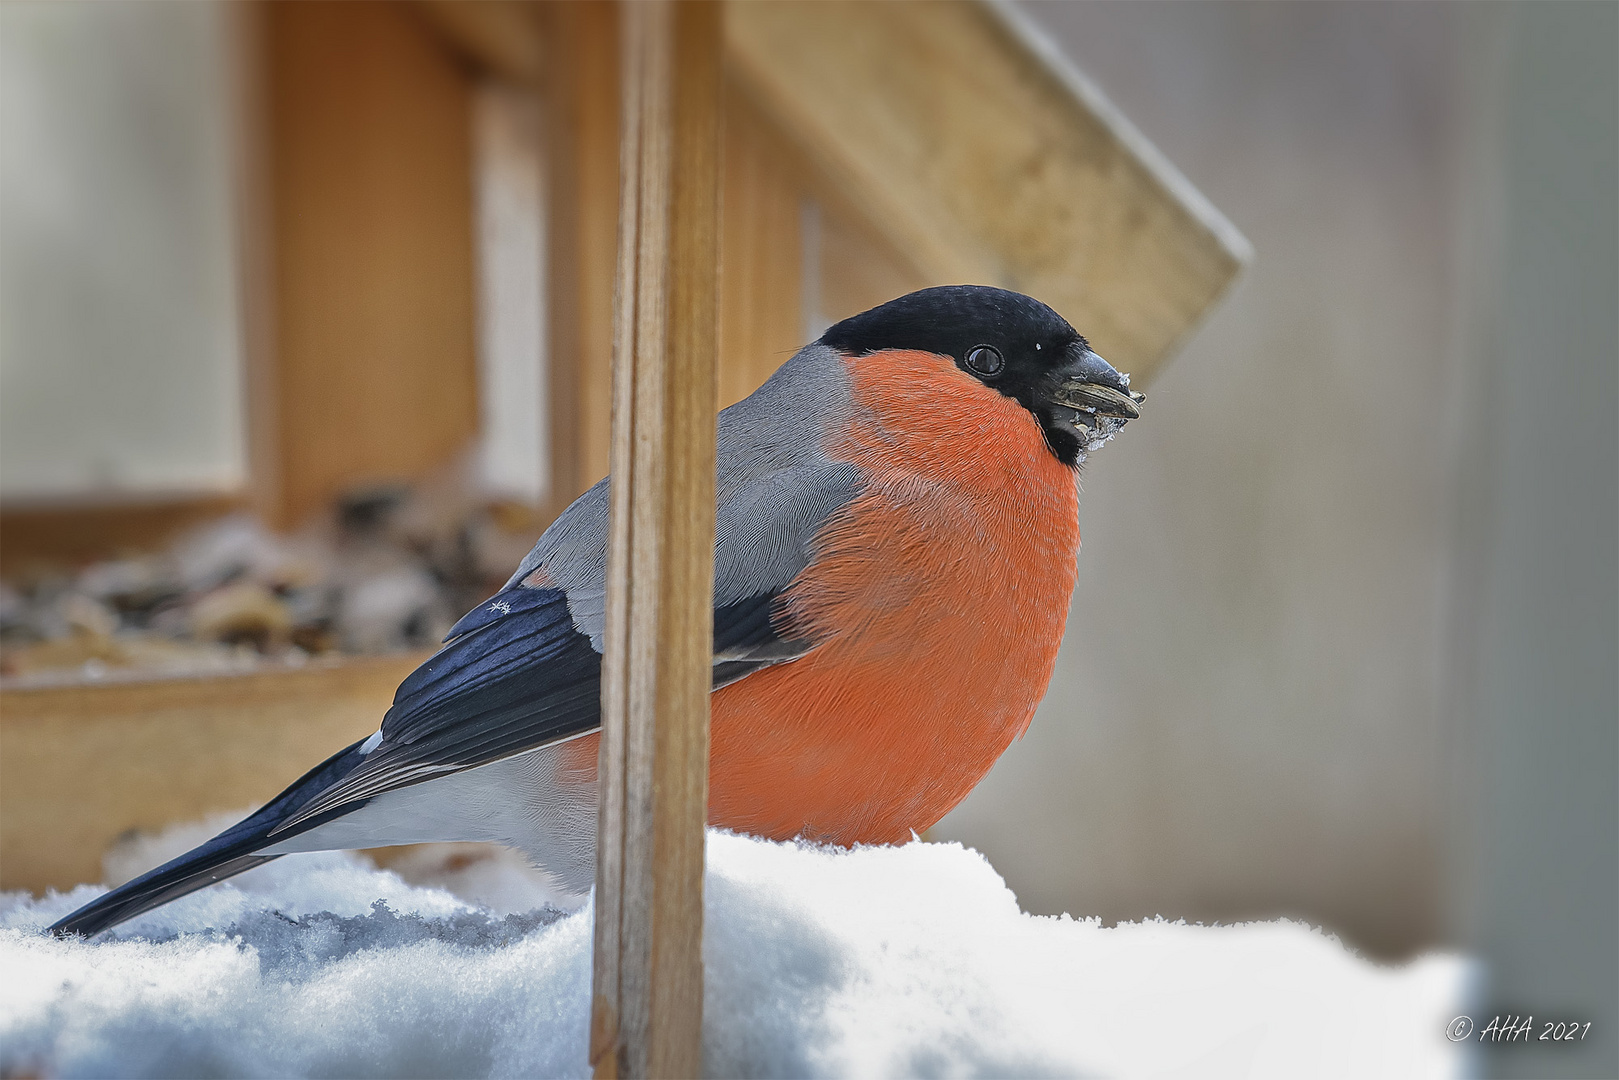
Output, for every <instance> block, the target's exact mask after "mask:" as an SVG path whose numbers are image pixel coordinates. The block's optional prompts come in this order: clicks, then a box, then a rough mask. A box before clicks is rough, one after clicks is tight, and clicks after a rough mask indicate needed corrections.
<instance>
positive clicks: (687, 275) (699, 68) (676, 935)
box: [590, 0, 721, 1076]
mask: <svg viewBox="0 0 1619 1080" xmlns="http://www.w3.org/2000/svg"><path fill="white" fill-rule="evenodd" d="M720 11H721V9H720V7H719V6H718V4H717V3H713V2H709V0H664V2H648V3H638V4H632V5H627V6H626V7H625V8H623V9H622V12H621V18H622V19H623V28H624V37H623V41H624V46H623V47H624V52H623V58H624V59H623V65H622V68H621V70H622V72H623V83H622V85H623V106H624V108H623V117H624V119H623V129H622V131H623V139H624V142H623V152H622V155H621V162H622V166H621V171H622V174H623V186H622V195H621V200H622V201H621V215H622V216H621V219H620V226H619V245H620V246H619V264H618V283H619V284H618V301H617V308H616V313H615V326H614V333H615V340H614V369H615V370H614V386H613V392H614V400H613V457H612V466H613V488H612V500H611V525H610V532H609V537H610V540H609V548H608V586H607V588H608V594H607V631H606V640H605V646H606V652H605V656H604V658H603V667H602V740H601V757H600V763H599V773H600V777H601V794H600V798H601V815H600V819H599V820H600V823H599V832H598V848H597V852H598V857H597V882H596V953H595V983H594V990H593V1001H592V1014H591V1048H590V1058H591V1063H592V1066H593V1068H595V1070H596V1074H597V1075H598V1076H695V1075H697V1072H698V1069H699V1067H700V1065H701V1055H700V1036H701V1028H702V1001H703V972H702V922H703V891H702V886H703V843H704V836H703V825H704V821H705V818H706V816H707V805H708V697H709V678H710V676H709V665H710V652H711V646H710V642H711V641H712V639H713V614H712V598H713V551H714V395H715V387H716V382H715V357H716V350H717V344H718V342H717V336H718V328H717V323H718V303H719V298H718V259H719V250H718V243H719V218H718V212H719V206H718V202H719V151H720V143H719V138H720V47H721V46H720V42H721V31H720Z"/></svg>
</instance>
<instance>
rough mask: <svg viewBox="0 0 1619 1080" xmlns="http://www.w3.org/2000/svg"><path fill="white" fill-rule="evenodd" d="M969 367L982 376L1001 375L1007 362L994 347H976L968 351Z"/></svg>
mask: <svg viewBox="0 0 1619 1080" xmlns="http://www.w3.org/2000/svg"><path fill="white" fill-rule="evenodd" d="M967 366H968V367H970V368H972V369H973V370H974V371H976V372H978V374H980V375H999V374H1000V373H1001V368H1003V367H1005V366H1006V361H1005V359H1003V358H1002V357H1001V351H1000V350H999V349H997V348H996V347H995V346H993V345H974V346H973V347H972V348H970V349H968V350H967Z"/></svg>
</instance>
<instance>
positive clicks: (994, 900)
mask: <svg viewBox="0 0 1619 1080" xmlns="http://www.w3.org/2000/svg"><path fill="white" fill-rule="evenodd" d="M204 831H205V830H204V829H203V828H202V827H194V828H191V829H189V830H176V831H172V832H170V833H168V834H165V835H164V836H163V837H161V838H159V839H158V840H156V841H153V842H148V843H146V844H144V845H142V846H139V847H137V848H134V849H129V850H126V851H124V852H123V853H122V854H121V855H120V861H121V863H122V865H121V866H117V867H113V866H109V870H112V871H114V874H113V875H112V876H115V877H121V876H123V875H124V874H126V873H133V872H135V871H136V870H138V869H140V868H142V867H144V866H147V865H152V864H154V863H155V862H156V861H159V860H160V859H162V858H163V857H165V856H167V855H172V854H174V853H176V852H178V851H180V850H183V849H184V848H186V847H187V846H189V845H190V844H191V843H193V842H194V841H195V840H196V839H197V838H198V837H199V836H200V835H201V834H202V832H204ZM708 855H709V869H708V877H707V884H706V903H707V920H706V923H705V929H704V933H705V943H704V951H705V957H706V972H707V974H706V994H705V1004H704V1017H705V1019H704V1024H705V1026H704V1035H703V1041H704V1068H705V1072H707V1073H710V1074H713V1075H716V1076H758V1077H766V1076H909V1075H929V1076H931V1075H995V1076H1006V1075H1017V1076H1050V1075H1057V1076H1070V1075H1104V1076H1176V1075H1187V1076H1198V1077H1219V1076H1278V1077H1282V1076H1286V1077H1295V1076H1307V1075H1308V1076H1331V1075H1344V1076H1371V1075H1400V1076H1449V1075H1455V1074H1456V1073H1458V1072H1459V1071H1460V1068H1461V1061H1460V1059H1459V1057H1458V1056H1457V1052H1456V1048H1455V1047H1453V1046H1452V1045H1451V1044H1449V1043H1448V1042H1446V1041H1445V1038H1444V1035H1443V1031H1444V1027H1445V1023H1446V1022H1447V1021H1448V1020H1449V1019H1450V1017H1451V1016H1453V1015H1455V1014H1456V1013H1457V1012H1460V1011H1462V1007H1461V1004H1460V1002H1461V1000H1462V993H1463V988H1464V982H1465V979H1466V977H1467V971H1468V968H1467V965H1466V964H1465V962H1464V961H1462V960H1460V959H1458V958H1455V957H1450V956H1430V957H1425V958H1423V959H1420V960H1418V961H1416V962H1414V963H1412V964H1409V965H1407V966H1405V967H1402V968H1392V969H1390V968H1380V967H1377V966H1374V965H1373V964H1371V963H1368V962H1366V961H1365V960H1362V959H1360V958H1358V957H1356V956H1355V955H1353V954H1352V953H1351V952H1350V951H1349V950H1347V949H1346V948H1344V947H1343V946H1342V945H1341V944H1339V943H1338V942H1337V941H1336V940H1335V939H1333V938H1331V937H1330V936H1328V935H1326V934H1324V933H1322V932H1320V931H1318V930H1314V929H1311V928H1310V927H1307V926H1305V925H1303V924H1301V923H1295V922H1285V921H1282V922H1268V923H1254V924H1247V925H1241V926H1223V927H1202V926H1188V925H1185V924H1183V923H1170V922H1163V921H1153V922H1145V923H1139V924H1123V925H1119V926H1116V927H1103V926H1102V925H1100V923H1098V922H1097V921H1095V920H1074V919H1069V918H1067V917H1062V918H1047V917H1036V916H1031V915H1028V914H1025V913H1023V912H1022V911H1020V910H1019V908H1018V905H1017V901H1016V898H1015V897H1014V896H1013V895H1012V893H1011V892H1010V891H1009V890H1008V889H1007V888H1006V886H1005V884H1004V883H1003V882H1002V881H1001V879H1000V877H999V876H998V875H997V874H996V873H995V871H994V870H993V868H991V866H990V865H989V863H988V862H987V861H985V860H984V859H983V857H982V856H980V855H978V854H977V853H976V852H973V851H970V850H967V849H964V848H962V847H960V846H958V845H954V844H930V843H920V842H916V843H911V844H907V845H905V846H903V847H897V848H861V849H856V850H853V851H841V850H831V849H825V848H816V847H811V846H808V845H795V844H776V843H769V842H765V841H759V840H754V839H750V838H746V837H740V836H735V835H730V834H726V833H718V832H714V833H710V835H709V849H708ZM435 866H436V871H435V870H434V867H435ZM401 873H403V874H404V875H405V876H404V877H402V876H401ZM435 874H436V877H437V879H438V880H439V881H440V882H442V883H443V884H445V885H448V886H450V888H445V887H441V886H440V885H435V884H430V883H428V882H427V881H425V880H424V877H433V876H435ZM406 877H410V878H412V879H413V880H415V881H416V884H411V883H409V882H407V880H406ZM451 889H453V890H454V892H452V891H451ZM98 891H99V889H98V888H97V887H94V886H80V887H79V888H77V889H74V890H73V891H72V892H70V893H67V894H60V895H58V894H54V893H53V894H50V895H47V896H46V897H45V898H43V899H34V898H31V897H29V896H27V895H26V894H21V893H13V894H6V895H5V896H4V898H3V899H0V972H4V978H3V979H0V1075H23V1074H43V1075H50V1076H53V1077H82V1076H176V1075H217V1076H321V1075H323V1076H355V1077H360V1076H399V1075H412V1076H585V1075H588V1072H589V1069H588V1067H587V1064H586V1057H585V1055H586V1033H587V1030H588V1025H589V984H590V949H591V908H590V906H589V905H586V906H585V907H584V908H582V909H580V910H578V911H575V912H572V913H565V912H562V911H559V910H557V909H555V908H552V907H549V906H544V904H543V900H544V893H543V891H542V887H541V886H540V885H539V884H538V879H537V877H536V876H535V875H533V874H532V873H531V872H529V871H527V869H526V868H524V867H522V866H521V865H520V864H518V863H517V862H516V861H515V857H510V856H505V855H502V856H501V857H498V858H467V857H464V856H462V855H459V854H456V855H454V856H453V857H449V858H444V859H438V860H437V861H436V862H435V860H434V857H433V854H432V851H431V849H429V850H428V851H427V852H425V853H423V852H418V853H415V854H413V855H411V856H410V857H409V858H407V859H406V860H404V861H403V862H401V863H400V864H399V872H395V871H391V870H380V869H377V868H376V867H375V866H374V865H372V864H371V863H370V862H369V861H368V860H367V859H365V858H364V857H362V856H358V855H353V854H347V853H330V854H320V855H300V856H289V857H287V858H284V859H281V860H279V861H277V862H274V863H270V864H268V865H266V866H263V867H261V868H258V869H256V870H253V871H250V872H249V873H247V874H244V875H242V876H240V877H238V878H235V879H233V880H232V881H230V882H227V883H225V884H222V885H218V886H214V887H212V888H209V889H205V890H203V891H201V892H199V893H196V894H193V895H192V896H190V897H187V898H185V899H183V900H180V901H177V902H175V903H173V904H171V905H169V906H168V907H165V908H160V909H158V910H157V911H155V912H151V913H149V914H148V915H146V916H144V917H142V918H141V919H139V920H136V921H134V922H132V923H129V924H126V925H125V926H123V927H121V928H119V930H118V931H116V932H115V933H114V934H113V935H111V936H110V937H104V938H101V939H98V940H97V941H96V942H95V943H86V942H83V941H78V940H73V941H55V940H52V939H49V938H46V937H44V936H42V935H41V934H40V933H39V930H40V929H41V928H42V927H44V926H45V925H48V923H49V922H51V921H52V920H54V919H56V918H57V917H59V916H61V915H63V914H65V913H66V912H67V911H69V910H70V909H72V908H74V907H76V906H77V905H79V904H80V903H83V902H84V901H86V900H87V899H89V898H90V897H92V896H94V895H96V893H97V892H98ZM457 894H459V895H457ZM469 898H471V899H469ZM474 901H476V902H474Z"/></svg>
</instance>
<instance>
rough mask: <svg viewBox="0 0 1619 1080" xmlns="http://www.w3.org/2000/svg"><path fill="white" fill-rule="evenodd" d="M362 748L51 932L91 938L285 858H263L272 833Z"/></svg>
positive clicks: (330, 761)
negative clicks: (127, 920)
mask: <svg viewBox="0 0 1619 1080" xmlns="http://www.w3.org/2000/svg"><path fill="white" fill-rule="evenodd" d="M360 745H361V744H360V743H355V744H354V745H353V746H350V747H349V748H348V749H346V750H343V751H340V752H339V753H337V754H334V755H332V756H331V757H329V758H327V759H326V760H325V761H324V762H322V763H321V764H319V765H317V766H315V767H314V768H313V769H311V770H309V771H308V772H307V773H305V774H304V775H303V776H302V777H301V778H299V780H298V781H297V782H296V783H294V784H293V785H292V786H291V787H289V788H287V790H285V791H283V792H282V793H281V794H279V795H277V796H276V797H275V798H274V799H272V800H270V802H269V803H267V804H266V805H265V806H264V807H263V809H261V810H259V811H257V812H256V813H254V814H251V815H249V816H248V817H246V818H244V819H243V820H242V821H239V822H237V823H236V824H235V825H232V826H231V827H230V828H228V829H226V830H225V831H224V832H222V833H220V834H219V835H218V836H216V837H214V838H213V839H212V840H209V841H208V842H207V843H205V844H202V845H200V846H198V847H195V848H193V849H191V850H190V851H188V852H186V853H185V854H184V855H181V856H180V857H179V858H177V859H173V860H171V861H169V862H166V863H164V864H163V865H162V866H160V867H158V868H157V869H156V870H152V871H150V872H148V873H145V874H142V875H141V876H140V877H138V878H136V879H135V880H133V881H130V882H127V883H125V884H123V885H120V886H118V887H117V888H116V889H113V890H112V891H111V892H108V893H106V894H105V895H103V896H99V897H97V898H96V899H94V900H92V901H90V903H88V904H86V905H84V907H82V908H80V909H79V910H77V911H75V912H74V913H73V914H71V915H69V916H67V917H66V918H64V919H61V920H59V921H58V922H56V923H55V924H54V925H52V926H51V927H50V929H49V930H48V931H47V932H48V933H51V934H54V935H56V936H57V937H66V936H68V935H70V934H82V935H84V936H85V937H90V936H92V935H95V934H99V933H100V932H101V931H103V930H107V929H110V928H111V927H114V926H117V925H118V924H119V923H121V922H123V921H125V920H126V919H133V918H134V917H135V916H137V915H140V914H143V913H145V912H148V911H151V910H152V909H153V908H155V907H159V906H161V905H163V904H166V903H168V902H169V901H170V900H177V899H179V898H180V897H182V896H185V895H186V894H188V893H193V892H196V891H197V890H198V889H201V888H205V887H207V886H209V885H212V884H213V883H214V882H216V881H224V880H225V879H226V878H228V877H233V876H234V875H236V874H240V873H241V872H242V871H244V870H251V869H252V868H253V867H255V866H259V865H261V864H263V863H267V862H270V861H272V860H274V859H277V858H280V856H279V855H262V854H259V853H258V852H259V849H260V848H262V847H264V846H265V845H266V843H267V841H268V839H269V835H270V831H271V830H272V829H274V828H275V827H276V826H277V825H278V824H280V823H281V822H282V821H285V820H286V819H287V818H288V817H290V816H292V815H293V814H295V813H296V812H297V811H298V810H299V808H301V807H302V806H304V805H305V804H307V803H308V802H309V801H310V800H311V799H313V798H314V797H315V796H317V795H319V794H320V793H321V792H322V791H324V790H325V789H326V788H328V787H330V786H331V785H332V784H333V783H335V782H336V781H337V780H338V779H340V778H341V777H343V776H345V775H347V773H348V772H349V771H350V770H352V769H353V768H354V767H355V766H356V765H358V764H359V763H360V761H361V760H362V759H363V758H364V757H365V755H364V754H363V753H361V752H360ZM354 809H356V807H355V806H346V807H344V808H343V812H345V813H346V812H348V811H351V810H354ZM331 816H337V815H331ZM327 820H330V818H329V817H328V816H326V815H322V816H320V817H316V818H312V819H310V820H309V821H306V822H300V823H299V825H298V826H296V827H294V828H292V829H289V830H287V831H286V832H285V833H284V834H282V835H280V836H277V838H276V840H277V841H280V840H285V839H288V838H290V837H292V836H296V835H297V834H298V833H301V832H304V831H306V830H308V829H312V828H314V827H315V826H316V825H320V824H322V823H323V822H325V821H327Z"/></svg>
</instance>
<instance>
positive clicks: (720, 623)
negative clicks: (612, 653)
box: [275, 459, 860, 832]
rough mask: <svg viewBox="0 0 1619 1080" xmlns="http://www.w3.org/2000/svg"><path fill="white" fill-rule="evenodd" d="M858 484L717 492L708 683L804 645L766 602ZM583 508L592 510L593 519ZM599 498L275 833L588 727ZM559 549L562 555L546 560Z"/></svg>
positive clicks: (406, 686)
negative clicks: (353, 761)
mask: <svg viewBox="0 0 1619 1080" xmlns="http://www.w3.org/2000/svg"><path fill="white" fill-rule="evenodd" d="M859 483H860V478H859V473H858V471H857V470H856V469H855V468H854V467H853V466H851V465H847V464H844V463H840V462H830V461H826V460H825V459H821V460H820V461H818V462H814V463H812V464H806V465H801V466H798V467H794V468H785V469H777V470H774V471H772V472H770V473H768V474H766V475H763V476H758V477H756V478H753V479H751V480H750V481H749V482H746V483H741V484H732V485H730V486H729V490H722V498H723V499H724V501H723V502H722V503H721V506H720V508H719V515H718V518H717V521H716V546H715V585H714V599H715V608H714V686H715V687H716V688H717V687H720V686H724V685H727V684H729V683H732V682H735V681H737V680H738V679H741V678H744V677H746V676H747V675H748V674H750V673H752V672H754V671H757V670H759V669H760V668H763V667H768V666H770V665H772V664H779V663H783V662H786V661H789V660H792V659H795V658H796V657H799V656H802V655H803V654H804V653H805V652H807V651H809V650H810V649H812V648H813V647H814V646H815V642H814V641H813V640H811V639H809V638H806V637H798V636H794V635H792V634H791V633H790V632H787V631H784V630H783V629H782V627H781V626H780V625H779V620H778V619H776V618H775V615H776V611H777V604H778V600H779V598H780V597H781V595H782V594H783V592H785V591H786V590H787V588H788V587H789V586H790V585H791V584H792V582H793V580H794V579H795V578H796V577H797V576H798V574H799V573H800V572H801V571H802V570H803V569H804V567H805V566H806V565H807V564H808V563H809V561H810V559H811V558H812V557H813V545H814V538H815V536H816V535H817V533H818V532H819V531H820V529H821V526H822V525H823V524H824V523H825V522H826V520H827V519H828V518H829V517H830V516H831V515H832V514H833V513H835V512H836V511H837V509H838V508H839V507H841V506H843V505H844V504H846V503H847V502H848V501H849V500H850V499H851V498H853V497H854V495H855V494H856V492H857V490H858V487H859ZM593 496H599V498H596V499H593V498H592V497H593ZM592 502H599V503H600V504H601V506H600V507H599V508H598V509H597V510H595V511H592V508H591V505H590V504H591V503H592ZM605 502H606V499H605V489H603V490H601V491H600V492H597V491H593V492H592V493H591V494H589V495H587V496H585V497H584V498H582V499H580V501H579V502H578V503H575V504H574V506H573V507H571V508H570V510H569V512H568V513H567V514H565V515H564V516H563V518H561V519H559V520H558V521H557V523H556V525H555V526H553V527H552V529H550V530H547V533H546V536H545V537H542V538H541V541H540V543H539V544H538V545H536V548H535V555H531V556H530V558H529V559H528V560H525V562H524V566H525V568H526V569H523V570H520V571H519V574H518V575H517V576H516V577H514V579H513V581H512V583H510V584H508V585H507V586H506V587H505V588H504V589H502V590H501V591H500V592H499V593H497V594H496V595H495V596H493V597H491V598H490V599H489V600H486V601H484V602H483V603H482V604H480V605H479V606H478V607H477V608H475V609H474V610H473V611H471V612H469V613H468V614H467V615H466V617H464V618H463V619H462V620H461V621H460V622H459V623H457V624H456V626H455V628H454V629H453V630H451V632H450V637H449V638H448V639H447V641H448V643H447V644H446V645H445V646H444V648H443V649H441V650H440V651H439V652H438V653H437V654H435V655H434V656H433V657H432V658H431V659H429V660H428V661H427V662H426V663H424V664H423V665H422V666H421V667H420V668H418V669H416V671H415V672H413V673H412V674H411V675H410V677H409V678H407V679H406V680H405V681H404V682H403V683H402V684H400V687H399V691H398V693H397V694H396V695H395V697H394V704H393V707H392V708H391V709H389V710H388V714H387V716H386V717H385V718H384V719H383V722H382V732H381V740H380V742H378V743H377V745H376V746H375V747H374V748H373V749H372V750H371V751H370V752H369V753H368V754H366V756H365V758H364V760H363V761H362V762H361V763H360V764H359V766H358V767H356V768H355V769H354V770H353V771H351V772H350V773H349V774H348V775H346V776H344V777H343V778H342V779H340V780H338V781H337V782H336V783H334V784H333V785H332V786H331V787H330V788H328V789H327V790H325V791H324V792H322V793H321V794H320V795H319V796H317V797H316V798H315V799H313V800H312V801H311V802H309V803H308V804H307V805H306V806H304V807H302V808H300V809H299V811H298V812H297V813H296V814H294V815H292V816H291V817H289V818H288V819H287V820H286V821H284V822H282V823H281V825H280V826H279V827H278V828H277V829H276V830H275V831H276V832H281V831H283V830H285V829H287V828H290V827H292V826H294V825H297V824H299V823H300V822H302V821H305V820H307V819H309V818H312V817H315V816H316V815H320V814H325V813H327V812H329V811H331V810H333V809H334V808H337V807H339V806H343V805H347V804H352V803H357V802H361V801H363V800H366V799H370V798H374V797H376V796H377V795H380V794H382V793H383V792H385V791H389V790H392V789H394V788H399V787H405V786H407V785H410V784H415V783H420V782H422V781H425V780H431V779H433V778H434V777H438V776H444V775H447V774H449V773H454V772H460V771H462V770H464V769H472V768H476V767H477V766H479V765H487V764H489V763H491V762H494V761H499V760H501V759H504V758H508V757H512V756H514V755H516V754H521V753H524V752H525V751H529V750H533V749H537V748H539V747H542V746H546V745H549V744H552V743H556V742H560V741H562V740H564V739H569V738H573V737H575V736H578V735H583V734H587V733H589V732H591V731H594V730H596V729H597V728H598V727H600V725H601V709H600V697H601V653H600V652H599V651H598V650H597V647H596V646H597V642H598V641H599V639H600V627H599V624H598V617H597V616H596V609H595V605H593V604H592V603H590V602H589V601H588V600H587V601H586V602H585V603H580V602H579V598H580V597H581V596H583V597H587V598H593V597H595V596H597V595H599V594H600V593H601V592H602V591H604V589H605V583H604V582H603V581H601V573H600V569H599V568H601V567H604V566H605V550H600V551H599V553H598V550H597V549H598V545H599V547H600V548H601V549H604V548H605V543H606V527H605ZM553 533H560V535H553ZM548 551H549V552H550V553H551V554H550V557H549V558H547V552H548ZM562 552H565V553H566V555H567V558H566V559H561V560H559V559H557V558H556V554H557V553H562ZM536 556H538V558H536ZM581 566H582V567H585V568H586V569H587V572H586V573H584V574H581V573H580V571H579V567H581ZM537 570H538V571H542V572H540V573H536V571H537ZM525 581H528V582H544V583H545V584H525V583H524V582H525ZM552 585H555V586H556V587H551V586H552Z"/></svg>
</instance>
